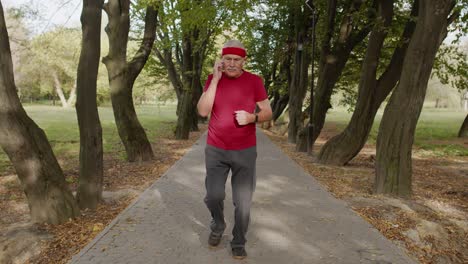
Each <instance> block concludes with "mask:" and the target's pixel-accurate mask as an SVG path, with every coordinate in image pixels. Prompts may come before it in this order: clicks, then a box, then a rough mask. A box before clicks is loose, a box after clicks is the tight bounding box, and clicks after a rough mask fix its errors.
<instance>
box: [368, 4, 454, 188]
mask: <svg viewBox="0 0 468 264" xmlns="http://www.w3.org/2000/svg"><path fill="white" fill-rule="evenodd" d="M454 4H455V3H454V1H452V0H426V1H420V3H419V12H418V20H417V23H416V28H415V31H414V34H413V37H412V38H411V41H410V43H409V46H408V51H407V53H406V56H405V59H404V62H403V70H402V74H401V78H400V82H399V84H398V86H397V87H396V88H395V90H394V92H393V94H392V96H391V97H390V101H389V103H388V104H387V107H386V108H385V112H384V115H383V117H382V121H381V124H380V128H379V133H378V137H377V155H376V164H375V174H376V179H375V184H374V191H375V192H376V193H385V194H392V195H397V196H402V197H408V196H410V195H411V182H412V180H411V178H412V158H411V151H412V146H413V142H414V133H415V129H416V124H417V122H418V119H419V115H420V113H421V109H422V106H423V102H424V97H425V94H426V90H427V83H428V80H429V77H430V73H431V69H432V66H433V63H434V58H435V55H436V53H437V50H438V48H439V46H440V44H441V41H440V39H441V36H442V34H444V32H445V31H446V29H447V25H448V23H449V20H448V15H449V14H450V12H451V11H452V9H453V7H454Z"/></svg>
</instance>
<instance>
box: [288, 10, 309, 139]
mask: <svg viewBox="0 0 468 264" xmlns="http://www.w3.org/2000/svg"><path fill="white" fill-rule="evenodd" d="M293 14H294V15H293ZM309 15H310V10H309V9H307V8H306V9H304V11H303V12H301V9H300V6H298V5H295V6H294V7H293V8H291V14H290V16H293V17H294V18H295V19H294V29H295V30H294V31H295V32H296V38H295V42H296V47H295V59H294V69H293V77H292V80H291V83H290V85H289V127H288V141H289V142H290V143H296V141H297V136H298V131H299V130H300V129H301V128H302V126H303V124H302V103H303V101H304V97H305V94H306V91H307V69H308V66H309V59H308V57H309V53H308V52H307V50H308V49H304V47H308V46H309V45H308V42H309V41H308V36H307V32H308V30H309V28H310V21H309V19H308V18H309Z"/></svg>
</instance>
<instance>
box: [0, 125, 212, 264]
mask: <svg viewBox="0 0 468 264" xmlns="http://www.w3.org/2000/svg"><path fill="white" fill-rule="evenodd" d="M199 128H200V131H199V132H192V133H190V139H189V140H175V139H174V138H173V137H172V136H163V137H162V138H158V139H157V142H156V143H154V144H153V151H154V154H155V159H154V160H153V161H151V162H144V163H128V162H125V161H123V160H122V159H119V158H116V157H115V156H110V155H105V156H104V193H103V198H104V202H103V203H102V204H100V205H99V207H98V209H97V210H96V211H82V212H81V213H82V215H81V216H80V217H78V218H77V219H75V220H74V221H69V222H67V223H64V224H60V225H46V224H42V225H38V224H31V223H30V222H29V221H30V218H29V209H28V205H27V203H26V200H25V196H24V193H23V191H22V190H21V186H20V183H19V181H18V179H17V178H18V177H17V176H16V175H10V176H2V177H0V263H8V264H10V263H18V264H19V263H21V264H23V263H44V264H53V263H67V262H68V261H69V260H70V259H71V258H72V256H73V255H75V254H77V253H78V252H79V251H80V250H81V249H82V248H83V247H84V246H86V245H87V244H88V243H89V242H91V240H92V239H93V238H94V237H95V236H96V235H97V234H98V233H99V232H101V231H102V230H103V229H104V228H105V227H106V226H107V225H108V224H109V223H110V222H111V221H112V220H113V219H114V218H115V217H116V216H117V215H118V214H119V213H120V212H121V211H123V210H124V209H125V208H126V207H127V206H128V205H129V204H130V203H131V202H132V201H134V200H135V199H136V198H137V197H138V195H139V194H141V193H142V192H143V191H144V190H145V189H147V188H148V187H149V186H150V185H151V184H152V183H153V182H154V181H155V180H156V179H158V178H159V177H161V176H162V175H163V174H164V173H165V172H166V171H167V170H168V169H169V168H170V167H171V166H172V165H174V163H175V162H176V161H177V160H179V159H180V158H181V157H182V156H183V155H184V154H185V153H186V152H187V151H188V150H189V149H190V148H191V146H192V145H193V144H194V143H195V141H196V140H198V139H199V138H200V135H201V134H202V133H203V132H204V131H206V125H199ZM168 134H171V133H168ZM64 173H65V177H66V179H67V181H68V182H69V183H70V184H71V189H72V190H73V191H74V190H75V189H76V184H77V178H78V171H77V169H76V170H72V171H65V172H64Z"/></svg>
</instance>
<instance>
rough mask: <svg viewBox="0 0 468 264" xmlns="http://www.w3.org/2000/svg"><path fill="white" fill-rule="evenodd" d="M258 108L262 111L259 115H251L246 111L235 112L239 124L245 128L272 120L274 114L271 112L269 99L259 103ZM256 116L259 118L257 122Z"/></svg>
mask: <svg viewBox="0 0 468 264" xmlns="http://www.w3.org/2000/svg"><path fill="white" fill-rule="evenodd" d="M257 106H258V108H259V109H260V111H259V112H258V113H249V112H246V111H244V110H238V111H234V112H235V114H236V120H237V123H239V125H241V126H243V125H247V124H250V123H255V121H257V122H265V121H269V120H271V116H272V115H273V112H272V110H271V106H270V100H268V98H267V99H265V100H263V101H260V102H257ZM256 116H258V118H257V120H255V119H256V118H255V117H256Z"/></svg>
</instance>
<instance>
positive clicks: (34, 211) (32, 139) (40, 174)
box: [0, 2, 80, 224]
mask: <svg viewBox="0 0 468 264" xmlns="http://www.w3.org/2000/svg"><path fill="white" fill-rule="evenodd" d="M0 61H1V63H2V67H0V146H1V147H2V149H3V150H4V151H5V153H6V154H7V155H8V158H9V159H10V160H11V162H12V163H13V166H14V167H15V170H16V173H17V174H18V177H19V179H20V181H21V185H22V187H23V190H24V192H25V194H26V198H27V200H28V205H29V209H30V212H31V219H32V221H34V222H47V223H52V224H57V223H61V222H64V221H67V220H68V219H70V218H75V217H76V216H78V215H79V212H80V211H79V208H78V205H77V203H76V201H75V199H74V198H73V195H72V194H71V192H70V190H69V189H68V187H67V183H66V181H65V177H64V175H63V172H62V169H61V168H60V166H59V164H58V162H57V159H56V158H55V156H54V154H53V152H52V148H51V146H50V144H49V141H48V140H47V137H46V135H45V133H44V131H43V130H42V129H40V128H39V127H38V126H37V125H36V123H34V121H33V120H31V119H30V118H29V117H28V115H27V114H26V112H25V111H24V109H23V107H22V105H21V103H20V101H19V98H18V94H17V92H16V86H15V81H14V77H13V65H12V60H11V51H10V44H9V40H8V33H7V29H6V25H5V17H4V14H3V6H2V4H1V2H0Z"/></svg>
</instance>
